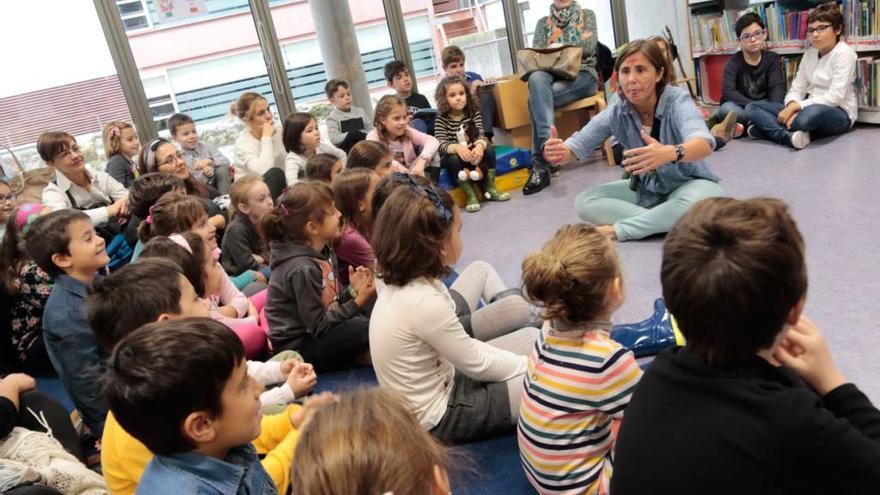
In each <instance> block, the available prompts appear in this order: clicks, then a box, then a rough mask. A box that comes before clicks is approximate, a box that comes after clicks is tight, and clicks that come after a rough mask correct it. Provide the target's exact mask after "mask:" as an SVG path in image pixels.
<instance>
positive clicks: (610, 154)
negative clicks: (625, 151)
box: [602, 138, 617, 167]
mask: <svg viewBox="0 0 880 495" xmlns="http://www.w3.org/2000/svg"><path fill="white" fill-rule="evenodd" d="M602 154H603V155H605V160H607V161H608V166H609V167H614V166H616V165H617V164H616V163H614V151H613V150H612V146H611V138H608V139H606V140H605V144H603V145H602Z"/></svg>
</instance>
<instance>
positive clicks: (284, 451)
mask: <svg viewBox="0 0 880 495" xmlns="http://www.w3.org/2000/svg"><path fill="white" fill-rule="evenodd" d="M299 408H300V406H299V405H296V404H291V405H290V406H287V409H286V410H285V411H284V412H283V413H281V414H274V415H271V416H263V419H262V420H261V421H260V426H261V429H260V436H259V437H257V438H256V439H255V440H254V441H253V442H252V443H253V445H254V447H256V449H257V453H258V454H261V455H263V454H265V457H264V458H263V460H262V461H260V463H261V464H262V465H263V468H264V469H265V470H266V472H267V473H269V477H270V478H272V481H274V482H275V486H277V487H278V493H286V492H287V487H288V486H289V485H290V468H291V466H292V465H293V451H294V450H295V449H296V443H297V442H298V441H299V431H298V430H296V429H294V428H293V426H292V425H291V424H290V415H291V414H292V413H293V412H294V411H296V410H297V409H299ZM152 458H153V453H152V452H150V451H149V449H147V447H146V446H144V444H142V443H141V442H139V441H138V440H137V439H135V438H134V437H133V436H131V435H129V434H128V433H126V431H125V430H123V429H122V427H121V426H120V425H119V423H117V422H116V418H114V417H113V413H112V412H110V413H108V414H107V422H106V423H105V425H104V436H103V437H101V469H102V471H103V473H104V480H105V481H106V482H107V488H108V489H109V490H110V493H111V494H112V495H134V492H135V490H136V489H137V483H138V480H140V479H141V475H142V474H143V472H144V469H146V467H147V464H148V463H149V462H150V460H151V459H152Z"/></svg>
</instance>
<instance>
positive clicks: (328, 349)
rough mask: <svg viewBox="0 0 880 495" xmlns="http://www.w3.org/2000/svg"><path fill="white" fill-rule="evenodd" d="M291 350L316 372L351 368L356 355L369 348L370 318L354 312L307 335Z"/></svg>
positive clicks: (354, 364)
mask: <svg viewBox="0 0 880 495" xmlns="http://www.w3.org/2000/svg"><path fill="white" fill-rule="evenodd" d="M294 350H296V351H298V352H299V353H300V354H301V355H302V357H303V359H304V360H305V361H306V362H307V363H311V364H312V366H314V367H315V371H317V372H318V373H323V372H326V371H335V370H343V369H348V368H353V367H355V366H356V364H357V363H356V361H357V358H358V357H360V356H361V355H363V354H364V353H365V352H368V351H369V350H370V318H369V317H367V316H364V315H360V314H359V315H355V316H352V317H351V318H349V319H347V320H345V321H343V322H340V323H337V324H336V326H334V327H333V328H330V329H328V330H327V331H325V332H324V333H322V334H321V335H319V336H318V337H313V336H312V335H306V336H305V337H303V339H302V340H301V341H300V343H299V345H298V346H297V348H296V349H294ZM275 352H279V349H275Z"/></svg>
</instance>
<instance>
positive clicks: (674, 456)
mask: <svg viewBox="0 0 880 495" xmlns="http://www.w3.org/2000/svg"><path fill="white" fill-rule="evenodd" d="M661 280H662V283H663V297H664V298H665V299H666V305H667V307H668V308H669V311H670V313H671V314H673V315H674V316H675V318H676V321H677V323H678V326H679V328H680V330H681V332H682V334H684V336H685V338H686V339H687V346H686V347H678V348H674V349H669V350H667V351H664V352H663V353H661V354H660V355H659V356H657V358H656V359H655V360H654V362H653V363H652V364H651V367H650V368H649V369H648V371H647V372H646V373H645V375H644V376H643V377H642V380H641V381H640V382H639V385H638V386H637V387H636V390H635V392H634V394H633V400H632V402H630V404H629V406H628V407H627V409H626V417H625V418H624V420H623V422H622V424H621V430H620V435H619V436H618V439H617V447H616V456H615V460H614V475H613V477H612V479H611V492H612V493H615V494H617V495H629V494H642V493H677V494H705V493H712V494H716V495H717V494H721V495H723V494H741V493H780V494H782V493H791V494H795V493H796V494H812V493H816V494H819V493H835V494H843V493H852V494H857V493H858V494H861V493H873V492H874V491H876V489H877V487H878V486H880V411H878V410H877V409H876V408H875V407H874V406H873V405H872V404H871V402H870V401H869V400H868V398H867V397H866V396H865V395H864V394H863V393H862V392H861V391H859V389H858V388H856V386H855V385H854V384H852V383H847V380H846V379H845V378H844V377H843V375H842V374H841V373H840V371H839V370H838V369H837V367H836V366H835V364H834V361H833V360H832V358H831V354H830V352H829V350H828V345H827V343H826V342H825V340H824V338H823V337H822V334H821V332H820V331H819V329H818V328H817V327H816V326H815V325H814V324H813V323H812V322H811V321H810V320H809V319H807V318H806V317H805V316H803V315H802V310H803V307H804V300H805V299H804V298H805V296H806V290H807V271H806V264H805V261H804V242H803V239H802V237H801V234H800V232H798V229H797V225H796V224H795V222H794V220H793V219H792V218H791V216H790V214H789V212H788V208H787V207H786V205H785V204H784V203H782V202H781V201H779V200H775V199H751V200H736V199H732V198H713V199H707V200H703V201H701V202H699V203H697V204H696V205H694V206H693V207H692V209H691V210H690V211H689V212H688V213H687V214H685V215H684V216H683V217H682V218H681V220H680V221H679V222H678V224H677V225H676V226H675V227H674V228H673V230H672V231H671V232H670V233H669V235H668V236H667V238H666V244H665V245H664V249H663V265H662V268H661ZM805 383H806V386H805ZM661 453H662V454H661ZM682 466H686V469H681V467H682Z"/></svg>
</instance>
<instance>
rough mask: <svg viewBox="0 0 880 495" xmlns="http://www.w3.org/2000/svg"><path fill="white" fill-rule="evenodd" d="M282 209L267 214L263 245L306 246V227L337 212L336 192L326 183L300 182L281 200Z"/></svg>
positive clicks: (261, 229) (281, 197)
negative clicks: (274, 243) (334, 202)
mask: <svg viewBox="0 0 880 495" xmlns="http://www.w3.org/2000/svg"><path fill="white" fill-rule="evenodd" d="M277 203H278V206H276V207H275V208H272V209H271V210H269V211H267V212H266V213H265V214H263V218H261V219H260V233H261V234H262V236H263V244H264V245H265V246H268V245H269V244H270V243H271V242H272V241H293V242H300V243H301V242H305V241H306V240H308V238H307V237H306V234H305V227H306V225H307V224H308V223H309V222H317V221H320V220H321V219H322V218H323V217H324V215H328V214H329V213H330V211H332V209H333V190H331V189H330V186H328V185H327V184H324V183H323V182H317V181H305V182H297V183H296V184H294V185H293V186H291V187H290V188H289V189H287V191H285V192H284V194H282V195H281V196H280V197H279V198H278V201H277Z"/></svg>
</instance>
